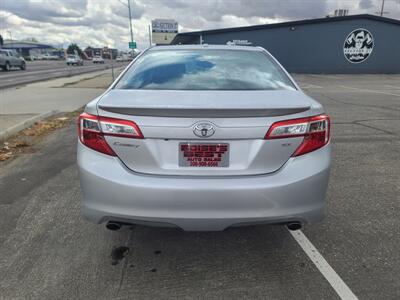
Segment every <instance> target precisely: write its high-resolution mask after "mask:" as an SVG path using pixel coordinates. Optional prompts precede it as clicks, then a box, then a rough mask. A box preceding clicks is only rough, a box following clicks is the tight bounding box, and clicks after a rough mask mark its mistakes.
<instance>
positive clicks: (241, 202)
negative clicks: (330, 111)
mask: <svg viewBox="0 0 400 300" xmlns="http://www.w3.org/2000/svg"><path fill="white" fill-rule="evenodd" d="M78 127H79V128H78V132H79V141H78V165H79V173H80V180H81V187H82V190H83V214H84V216H85V217H86V218H87V219H88V220H90V221H92V222H94V223H105V224H106V226H107V228H109V229H113V230H116V229H119V228H120V227H121V226H122V225H125V224H145V225H154V226H173V227H179V228H182V229H184V230H196V231H197V230H199V231H200V230H208V231H215V230H224V229H225V228H227V227H230V226H241V225H247V224H266V223H267V224H286V225H288V227H289V228H290V229H298V228H300V227H301V226H302V224H304V223H314V222H318V221H321V220H322V219H323V217H324V212H325V206H326V203H325V195H326V190H327V185H328V179H329V169H330V163H331V146H330V142H329V141H330V121H329V117H328V116H327V115H326V114H325V112H324V109H323V108H322V106H321V105H320V104H319V103H318V102H317V101H315V100H313V99H311V98H310V97H308V96H306V95H305V94H304V93H303V92H302V91H301V89H300V88H299V87H298V86H297V84H296V83H295V82H294V81H293V79H292V78H291V77H290V75H289V74H288V73H287V72H286V71H285V70H284V68H283V67H282V66H281V65H280V64H279V63H278V62H277V61H276V60H275V59H274V58H273V57H272V56H271V55H270V54H269V53H268V52H267V51H266V50H264V49H262V48H259V47H244V46H233V45H226V46H225V45H223V46H210V45H190V46H157V47H153V48H150V49H148V50H146V51H144V52H143V53H142V54H141V55H140V56H139V57H137V58H136V59H135V60H134V61H133V62H132V63H131V64H130V65H129V66H128V67H127V68H126V70H125V71H124V72H123V73H122V74H121V75H120V76H119V78H117V80H116V81H115V82H114V83H113V84H112V85H111V87H110V88H109V89H108V90H107V91H106V92H105V93H104V94H102V95H101V96H100V97H98V98H96V99H95V100H93V101H92V102H90V103H89V104H88V105H87V106H86V109H85V112H84V113H83V114H81V115H80V117H79V119H78Z"/></svg>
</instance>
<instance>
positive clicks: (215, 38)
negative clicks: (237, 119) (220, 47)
mask: <svg viewBox="0 0 400 300" xmlns="http://www.w3.org/2000/svg"><path fill="white" fill-rule="evenodd" d="M338 13H339V12H338ZM342 13H343V12H342ZM199 43H203V44H204V43H206V44H240V45H252V46H261V47H263V48H265V49H267V50H268V51H269V52H270V53H271V54H273V55H274V56H275V57H276V58H277V59H278V60H279V62H280V63H281V64H282V65H283V66H284V67H285V68H286V69H287V70H288V71H289V72H292V73H338V74H340V73H400V20H395V19H390V18H385V17H379V16H374V15H366V14H364V15H352V16H340V17H329V18H321V19H310V20H302V21H294V22H285V23H277V24H268V25H256V26H247V27H236V28H226V29H215V30H204V31H197V32H185V33H178V34H177V36H176V37H175V38H174V40H173V41H172V43H171V44H199Z"/></svg>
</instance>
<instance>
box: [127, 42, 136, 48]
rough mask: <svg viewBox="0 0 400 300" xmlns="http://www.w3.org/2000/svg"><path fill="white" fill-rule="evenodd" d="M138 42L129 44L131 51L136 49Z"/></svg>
mask: <svg viewBox="0 0 400 300" xmlns="http://www.w3.org/2000/svg"><path fill="white" fill-rule="evenodd" d="M136 48H137V47H136V42H129V49H136Z"/></svg>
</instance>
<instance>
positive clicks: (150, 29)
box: [149, 24, 151, 47]
mask: <svg viewBox="0 0 400 300" xmlns="http://www.w3.org/2000/svg"><path fill="white" fill-rule="evenodd" d="M149 47H151V29H150V24H149Z"/></svg>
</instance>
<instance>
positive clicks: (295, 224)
mask: <svg viewBox="0 0 400 300" xmlns="http://www.w3.org/2000/svg"><path fill="white" fill-rule="evenodd" d="M286 226H287V228H288V229H289V230H299V229H301V223H300V222H289V223H287V224H286Z"/></svg>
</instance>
